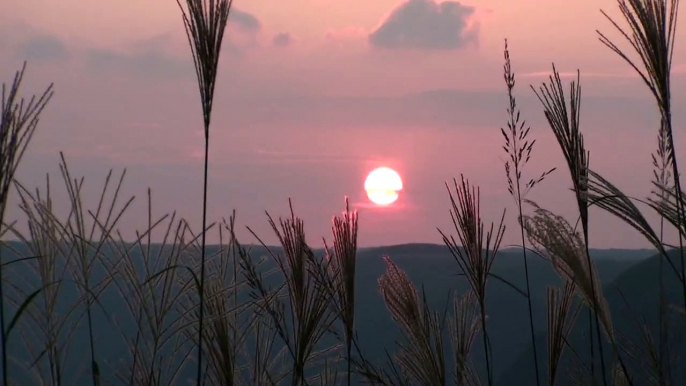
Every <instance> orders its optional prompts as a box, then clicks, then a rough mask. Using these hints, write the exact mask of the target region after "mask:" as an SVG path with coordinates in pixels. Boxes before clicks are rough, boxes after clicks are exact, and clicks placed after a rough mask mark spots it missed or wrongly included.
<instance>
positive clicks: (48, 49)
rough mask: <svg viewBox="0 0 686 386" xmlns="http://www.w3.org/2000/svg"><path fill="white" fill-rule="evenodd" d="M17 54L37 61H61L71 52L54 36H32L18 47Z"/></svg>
mask: <svg viewBox="0 0 686 386" xmlns="http://www.w3.org/2000/svg"><path fill="white" fill-rule="evenodd" d="M17 54H18V56H20V57H21V58H22V59H26V60H35V61H39V62H50V61H63V60H67V59H69V58H70V57H71V54H70V52H69V50H68V49H67V47H66V46H65V45H64V43H62V41H61V40H60V39H59V38H57V37H55V36H48V35H41V36H34V37H32V38H31V39H29V40H28V41H26V42H25V43H24V44H22V45H21V46H20V47H19V50H18V52H17Z"/></svg>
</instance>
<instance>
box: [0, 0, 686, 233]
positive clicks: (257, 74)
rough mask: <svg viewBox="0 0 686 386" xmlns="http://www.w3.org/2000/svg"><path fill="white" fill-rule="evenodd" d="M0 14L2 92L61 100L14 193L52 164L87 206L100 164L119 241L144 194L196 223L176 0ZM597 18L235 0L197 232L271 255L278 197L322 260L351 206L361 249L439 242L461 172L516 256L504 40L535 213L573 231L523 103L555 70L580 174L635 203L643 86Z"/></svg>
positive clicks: (360, 2)
mask: <svg viewBox="0 0 686 386" xmlns="http://www.w3.org/2000/svg"><path fill="white" fill-rule="evenodd" d="M4 9H5V10H6V12H2V14H0V36H2V37H3V38H2V39H0V49H2V51H3V52H5V53H6V54H4V55H2V57H0V74H4V75H0V76H2V78H3V80H4V81H5V82H8V81H10V80H11V76H12V74H13V72H14V71H15V70H16V69H18V68H19V66H20V65H21V63H22V61H23V60H24V59H28V61H29V68H28V72H27V79H26V84H25V88H24V91H25V92H29V91H30V92H39V91H40V89H41V87H43V86H44V85H47V84H48V83H49V82H51V81H54V83H55V88H56V95H55V97H54V99H53V101H52V102H51V103H50V106H49V107H48V109H47V111H46V112H45V113H44V116H43V119H42V121H41V124H40V126H39V132H38V134H37V135H36V137H35V139H34V142H33V143H32V145H31V148H30V151H29V153H28V154H27V156H26V158H25V159H24V164H23V165H22V167H21V168H20V171H19V174H18V176H17V178H18V179H19V180H20V181H22V182H23V183H24V184H25V185H27V186H31V187H33V186H39V185H41V184H42V182H43V181H44V175H45V173H48V172H49V173H51V175H53V181H55V183H57V181H58V180H57V178H58V176H59V174H58V168H57V162H58V153H59V151H64V152H65V153H66V155H67V158H68V160H70V163H71V166H72V169H73V172H74V173H75V174H79V175H81V174H82V175H85V176H86V181H87V182H86V189H87V192H86V194H87V195H88V196H89V197H90V198H91V200H93V199H94V198H93V197H94V195H95V194H97V191H98V189H99V188H100V185H101V183H102V180H103V178H104V176H105V175H106V173H107V171H108V170H109V169H110V168H114V169H115V170H117V171H119V170H122V169H123V168H127V170H128V171H127V180H126V183H125V193H127V194H128V195H135V196H137V199H136V203H135V205H134V208H133V210H132V211H131V212H129V213H128V215H127V217H126V218H125V220H124V221H123V222H122V223H121V227H122V231H123V232H124V234H125V235H126V234H131V231H132V229H133V228H134V227H140V226H142V225H143V224H144V221H145V216H144V215H140V214H141V213H146V211H145V201H146V198H145V194H146V188H147V187H148V186H149V187H151V188H152V191H153V198H154V206H155V212H156V213H157V214H162V213H167V212H170V211H171V210H174V209H176V210H177V211H178V212H179V214H181V215H183V216H184V217H186V218H187V219H188V220H189V221H191V222H192V223H194V224H199V221H200V214H201V204H202V202H201V194H202V190H201V189H202V184H201V183H202V158H201V157H202V149H203V137H202V125H201V123H202V120H201V113H200V104H199V98H198V91H197V86H196V84H195V79H194V76H195V73H194V71H193V69H192V67H191V57H190V51H189V49H188V46H187V41H186V37H185V34H184V30H183V26H182V23H181V18H180V12H179V10H178V7H177V4H176V2H175V1H173V0H150V1H139V0H99V1H90V2H84V1H82V0H61V1H59V2H55V1H52V0H32V1H25V0H6V4H5V7H4ZM441 9H443V10H444V11H443V13H440V12H441V11H440V10H441ZM600 9H603V10H606V11H607V12H608V13H609V14H610V15H612V16H614V17H617V19H618V20H619V16H618V12H617V6H616V3H615V1H614V0H599V1H577V2H543V1H540V0H519V1H516V2H512V1H508V2H503V1H501V0H472V1H465V2H459V3H457V2H446V3H444V4H442V5H440V6H439V5H437V4H436V3H434V2H433V1H432V0H410V1H409V2H407V1H397V0H375V1H369V0H348V1H339V0H289V1H287V2H283V1H277V0H258V1H241V0H236V1H234V6H233V11H232V15H231V17H230V21H231V22H230V26H229V29H228V30H227V36H226V40H225V41H226V43H225V48H224V52H223V54H222V55H223V56H222V58H221V64H220V75H219V80H218V86H217V97H216V101H215V111H214V117H213V126H212V131H211V137H212V142H211V150H210V153H211V156H210V157H211V160H210V162H211V163H210V178H211V180H210V204H209V213H210V219H211V220H219V219H221V217H222V216H228V215H229V214H230V213H231V210H232V209H234V208H235V209H237V211H238V216H239V217H238V223H239V225H240V228H241V230H242V229H244V226H245V225H248V226H250V227H252V228H253V229H255V230H256V231H258V233H259V234H261V235H264V237H265V239H266V240H267V241H273V240H274V239H273V238H272V237H271V234H270V233H269V230H268V228H267V224H266V221H265V216H264V211H265V210H268V211H269V212H270V213H272V214H273V215H275V216H278V215H286V214H287V210H288V201H287V199H288V197H291V198H292V199H293V202H294V206H295V209H296V211H297V213H298V214H300V215H301V216H302V217H303V218H304V219H305V220H306V227H307V230H308V233H309V237H310V240H311V241H312V243H313V244H314V245H320V244H321V243H320V240H321V237H322V236H326V237H327V239H330V236H329V233H330V230H329V229H330V220H331V217H332V216H333V215H335V214H338V213H340V211H341V210H342V208H343V197H344V196H346V195H347V196H349V197H350V198H351V201H352V203H353V204H354V205H356V206H357V207H358V208H359V209H360V213H361V214H360V221H361V224H360V229H361V234H360V244H361V245H380V244H393V243H405V242H433V243H439V242H440V237H439V234H438V232H437V231H436V227H440V228H441V229H444V230H447V229H448V226H449V220H450V216H449V214H448V198H447V193H446V190H445V186H444V182H445V181H447V180H450V179H452V178H453V177H456V178H459V175H460V174H461V173H463V174H465V175H466V176H467V177H468V178H470V180H472V182H473V183H475V184H478V185H480V186H481V190H482V206H483V208H482V212H483V215H484V217H485V218H486V219H487V220H489V221H491V220H494V221H495V220H498V219H499V218H500V213H501V212H502V210H503V209H504V208H507V209H508V216H507V219H508V220H507V224H508V225H509V226H510V228H509V231H508V232H507V236H506V240H505V241H506V243H508V244H510V243H516V242H517V234H518V231H517V230H516V228H515V226H516V224H515V222H514V221H513V220H514V219H515V217H514V209H515V208H514V206H513V205H512V204H513V201H512V199H511V198H510V197H509V196H508V195H507V184H506V180H505V178H504V170H503V164H502V161H501V159H502V158H503V157H504V154H503V153H502V150H501V145H502V143H501V142H502V138H501V136H500V133H499V128H500V127H501V126H504V124H505V123H506V120H507V116H506V112H505V108H506V104H507V100H506V94H505V92H504V91H505V87H504V84H503V79H502V64H503V63H502V60H503V58H502V49H503V39H504V38H505V37H507V38H508V39H509V41H510V48H511V55H512V59H513V66H514V69H515V73H516V75H517V79H518V83H517V84H518V87H517V88H516V93H517V96H518V101H519V104H520V107H521V108H522V109H523V112H522V113H523V115H524V117H525V118H526V119H527V121H528V122H529V123H530V125H531V126H532V135H533V136H535V137H536V138H537V140H538V142H537V148H535V150H534V155H533V157H534V159H533V161H532V162H531V163H530V164H529V165H528V172H529V174H530V177H533V176H534V175H537V174H539V173H540V172H542V171H543V170H544V169H547V168H550V167H552V166H557V167H558V168H559V170H558V171H557V172H556V173H555V174H554V175H553V176H552V177H551V178H550V179H549V180H547V181H546V182H545V183H544V184H543V185H541V186H539V187H538V189H536V190H535V191H534V192H532V195H531V197H530V198H532V199H535V200H537V201H539V202H540V203H541V204H542V205H543V206H545V207H548V208H550V209H553V210H554V211H556V212H558V213H560V214H564V215H567V216H568V218H569V219H570V220H572V221H573V220H575V217H574V216H575V215H576V209H575V207H574V202H573V198H572V195H571V193H569V191H568V188H569V186H570V183H569V179H568V174H567V171H566V169H565V168H564V164H563V159H562V157H561V154H560V152H559V150H558V148H557V145H556V143H555V142H554V138H553V136H552V133H551V132H550V130H549V128H548V127H547V125H546V124H545V120H544V117H543V114H542V109H541V107H540V104H539V103H538V101H537V100H536V99H535V97H534V95H533V93H532V91H531V90H530V88H529V85H530V84H534V85H536V86H537V85H539V84H540V83H541V82H542V81H543V80H544V79H545V78H544V77H545V76H547V75H548V74H549V72H550V64H551V62H553V61H554V62H555V63H556V65H557V67H558V69H559V70H561V71H563V72H564V73H567V74H568V73H573V72H574V71H575V70H576V69H577V68H579V69H580V70H581V73H582V87H583V92H584V95H585V96H586V98H585V99H584V102H583V108H582V124H583V130H584V133H585V135H586V138H587V139H586V141H587V146H588V148H589V150H590V151H591V162H592V167H593V168H594V169H595V170H597V171H599V172H601V173H602V174H604V175H605V176H606V177H608V178H609V179H611V180H612V181H613V182H615V183H616V185H618V186H620V187H621V188H624V189H625V190H626V191H627V193H628V194H631V195H635V196H645V195H646V194H647V193H648V192H649V190H650V179H651V177H652V171H651V162H650V154H651V152H652V151H653V149H654V148H655V145H656V132H657V126H658V116H657V111H656V110H655V109H654V106H653V105H654V102H653V101H652V99H650V97H649V95H648V93H647V91H646V90H645V87H644V86H643V85H642V83H641V82H640V80H639V79H638V78H637V77H635V76H634V75H633V74H632V73H631V72H630V71H629V68H628V66H627V65H625V64H624V63H622V62H621V61H620V60H619V59H618V58H616V57H615V56H614V54H612V53H611V52H610V51H609V50H608V49H607V48H605V47H604V46H603V45H602V44H601V43H600V42H599V41H598V39H597V35H596V32H595V31H596V29H600V30H601V31H603V32H605V33H607V34H609V35H610V36H611V37H614V38H616V39H617V41H620V40H619V36H618V34H616V33H615V31H614V30H613V28H612V27H611V25H610V23H609V22H608V21H607V20H605V19H604V17H603V16H602V14H601V13H600ZM408 10H410V11H411V12H404V11H408ZM679 28H680V29H679V32H678V33H677V35H678V36H677V48H676V53H675V57H674V63H675V64H674V65H675V74H674V79H673V87H674V106H675V108H674V110H675V116H674V119H675V126H676V136H677V137H676V140H677V144H678V147H679V149H680V150H681V151H682V153H681V154H686V153H683V152H684V151H686V146H684V141H683V140H681V135H682V134H681V131H682V129H683V126H684V123H685V121H684V116H683V114H682V113H681V112H682V111H686V109H684V108H683V107H686V106H684V97H686V77H684V75H682V74H684V73H686V71H685V70H686V41H684V40H683V39H684V38H686V33H684V31H686V30H684V28H681V26H680V27H679ZM622 43H623V42H622ZM623 46H624V47H625V46H626V45H623ZM685 156H686V155H685ZM682 158H683V156H682ZM381 165H386V166H390V167H393V168H396V169H397V170H398V171H399V172H400V173H401V175H402V176H403V179H404V183H405V191H404V192H403V193H402V194H401V197H400V199H399V200H398V202H397V204H395V205H394V206H393V207H391V208H382V209H378V208H371V207H369V206H368V205H364V204H365V203H366V199H365V196H364V191H363V189H362V187H363V182H364V178H365V176H366V173H368V172H369V171H370V170H371V169H372V168H373V167H375V166H381ZM9 216H10V217H11V218H18V217H19V212H18V210H16V209H12V210H11V211H10V212H9ZM591 220H592V231H594V233H593V236H592V244H593V246H597V247H643V246H645V245H646V244H645V243H644V242H642V240H641V239H640V237H637V236H638V234H637V233H635V232H634V231H633V230H631V229H629V228H627V227H625V226H623V225H621V224H620V223H619V222H617V221H616V220H613V219H611V218H610V217H609V216H608V215H605V214H604V213H601V212H599V211H597V210H596V211H593V212H592V218H591ZM610 230H611V231H610ZM453 233H454V232H453ZM239 235H240V236H241V237H242V238H243V241H244V242H252V241H254V240H253V239H252V238H251V237H248V236H247V233H246V232H244V231H241V232H240V233H239Z"/></svg>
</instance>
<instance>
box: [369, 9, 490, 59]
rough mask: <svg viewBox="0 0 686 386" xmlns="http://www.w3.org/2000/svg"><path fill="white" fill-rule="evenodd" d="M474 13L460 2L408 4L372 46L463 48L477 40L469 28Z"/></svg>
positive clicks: (387, 22) (373, 37)
mask: <svg viewBox="0 0 686 386" xmlns="http://www.w3.org/2000/svg"><path fill="white" fill-rule="evenodd" d="M474 10H475V9H474V7H470V6H466V5H462V4H461V3H460V2H457V1H444V2H442V3H437V2H436V1H434V0H408V1H407V2H405V3H403V4H401V5H400V6H398V7H397V8H396V9H394V10H393V11H392V12H391V13H390V15H389V16H388V17H387V18H386V20H384V21H383V23H382V24H381V25H380V26H379V27H378V28H377V29H376V30H375V31H374V32H372V33H371V34H370V35H369V43H370V44H371V45H372V47H375V48H381V49H408V48H409V49H432V50H450V49H458V48H462V47H464V46H465V45H466V44H467V43H469V42H471V41H473V40H475V39H477V31H476V30H475V29H470V28H469V25H468V21H469V18H470V16H471V15H472V14H473V13H474Z"/></svg>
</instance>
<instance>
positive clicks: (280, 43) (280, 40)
mask: <svg viewBox="0 0 686 386" xmlns="http://www.w3.org/2000/svg"><path fill="white" fill-rule="evenodd" d="M292 40H293V39H292V38H291V34H290V33H288V32H281V33H278V34H276V35H274V38H273V39H272V43H273V44H274V46H275V47H288V46H289V45H290V44H291V42H292Z"/></svg>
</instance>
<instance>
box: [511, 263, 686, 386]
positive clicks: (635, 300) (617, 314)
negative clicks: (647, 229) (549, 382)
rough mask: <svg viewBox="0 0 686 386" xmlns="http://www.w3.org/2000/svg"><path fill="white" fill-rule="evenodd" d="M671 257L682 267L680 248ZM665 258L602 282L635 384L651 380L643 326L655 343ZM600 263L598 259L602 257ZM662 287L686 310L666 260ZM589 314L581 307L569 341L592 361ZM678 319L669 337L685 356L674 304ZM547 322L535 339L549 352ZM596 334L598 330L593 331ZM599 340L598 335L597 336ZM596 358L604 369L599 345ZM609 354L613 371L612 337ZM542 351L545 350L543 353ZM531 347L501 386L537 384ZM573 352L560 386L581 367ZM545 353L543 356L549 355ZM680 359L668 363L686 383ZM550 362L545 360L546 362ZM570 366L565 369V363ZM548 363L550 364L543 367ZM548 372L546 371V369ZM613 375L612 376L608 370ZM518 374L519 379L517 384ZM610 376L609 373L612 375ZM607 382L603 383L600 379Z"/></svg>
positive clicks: (684, 340)
mask: <svg viewBox="0 0 686 386" xmlns="http://www.w3.org/2000/svg"><path fill="white" fill-rule="evenodd" d="M670 258H671V260H672V262H673V263H674V265H675V267H676V268H677V269H680V268H681V264H680V259H679V253H678V251H676V250H673V251H671V252H670ZM660 260H661V257H660V256H658V255H653V256H651V257H650V258H648V259H642V260H640V261H639V262H638V263H637V264H635V265H633V266H631V267H629V268H628V269H625V270H624V271H623V272H622V273H621V274H619V275H618V276H616V277H615V278H614V280H612V281H610V282H608V281H603V282H604V283H607V284H605V285H604V286H603V293H604V294H605V297H606V299H607V301H608V304H609V307H610V312H611V314H612V319H613V324H614V328H615V329H616V331H617V335H618V336H619V338H618V339H619V341H620V342H621V344H622V345H624V346H623V347H625V348H628V349H629V350H630V355H623V359H624V361H625V365H626V367H627V368H628V369H629V372H630V373H632V375H633V376H634V377H635V379H634V384H636V385H641V384H647V380H646V379H644V378H641V374H643V372H642V371H639V369H645V368H646V367H648V368H649V367H650V364H649V357H648V354H647V345H646V343H645V342H644V340H643V338H642V337H643V336H644V332H643V331H642V329H643V328H642V327H639V326H645V329H646V330H647V331H649V333H650V335H651V337H652V340H653V342H655V343H656V344H657V342H658V336H659V334H658V333H659V291H660V281H659V277H660V275H659V272H660ZM598 263H599V262H598ZM662 269H663V286H664V289H665V299H666V303H667V304H668V305H673V306H676V307H679V308H682V309H683V306H684V300H683V299H684V298H683V291H684V289H683V288H682V284H681V281H679V280H678V278H677V276H676V274H675V273H674V270H673V269H672V268H671V267H669V266H668V264H667V263H666V262H665V261H664V260H663V267H662ZM588 317H589V316H588V313H587V312H581V313H580V314H579V316H578V319H577V323H576V325H575V329H574V331H573V332H572V333H571V334H570V335H571V336H570V339H569V341H570V344H571V345H572V347H574V348H575V351H576V353H577V355H579V357H580V358H581V359H583V360H584V361H585V362H587V363H590V352H589V348H588V347H589V346H588V333H589V329H588V323H587V320H588ZM677 319H678V320H679V327H675V328H674V327H673V328H672V329H671V331H672V334H671V335H670V336H668V337H667V341H668V342H669V347H670V350H672V354H674V355H676V354H680V355H679V357H680V358H683V355H684V353H685V352H686V351H685V350H686V336H684V331H683V330H684V329H683V327H681V326H682V325H683V322H684V319H683V317H679V315H678V312H676V311H675V310H674V309H672V308H670V309H669V313H668V320H671V323H672V326H675V323H676V321H675V320H677ZM545 327H546V326H545V325H542V328H541V329H540V330H539V331H538V332H537V334H536V342H537V348H538V352H539V353H543V354H544V355H545V353H546V352H547V347H546V328H545ZM594 333H595V331H594ZM594 339H595V338H594ZM594 349H595V356H596V362H595V366H596V369H599V368H600V360H599V356H598V347H597V345H596V346H595V347H594ZM604 354H605V356H604V358H605V365H606V368H607V369H608V372H609V367H610V366H611V365H614V364H617V362H613V356H612V355H611V354H612V352H611V347H610V345H609V343H607V341H605V344H604ZM539 355H540V354H539ZM531 356H532V351H531V349H530V347H529V348H527V349H526V350H525V351H524V352H523V353H522V355H520V357H519V358H518V359H517V360H516V361H515V362H514V363H513V364H512V365H511V366H510V367H509V368H508V370H507V371H506V372H505V373H503V376H502V377H501V379H500V380H499V382H498V385H503V386H505V385H512V386H517V385H531V384H534V383H535V378H534V371H533V365H532V362H531ZM571 357H572V354H570V353H569V350H567V355H566V360H563V367H562V370H561V372H560V373H559V377H558V380H559V381H560V385H571V384H573V383H572V380H571V379H570V377H569V372H568V371H567V369H568V368H573V367H575V366H578V364H573V363H572V361H571V359H570V358H571ZM545 358H546V357H545V356H544V357H542V358H539V360H543V361H544V360H545ZM680 358H675V359H674V360H673V362H672V363H671V364H670V366H667V364H665V368H668V367H669V368H670V372H671V375H672V379H673V380H675V382H676V383H673V384H676V385H686V369H684V367H683V362H679V361H680V360H682V359H680ZM542 363H545V362H542ZM565 367H566V368H565ZM543 368H545V366H543ZM541 375H542V376H547V375H546V374H541ZM608 377H609V375H608ZM513 379H516V380H517V382H515V383H513V381H512V380H513ZM608 379H609V378H608ZM597 380H598V382H602V380H601V378H600V372H598V377H597ZM601 384H602V383H601Z"/></svg>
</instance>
